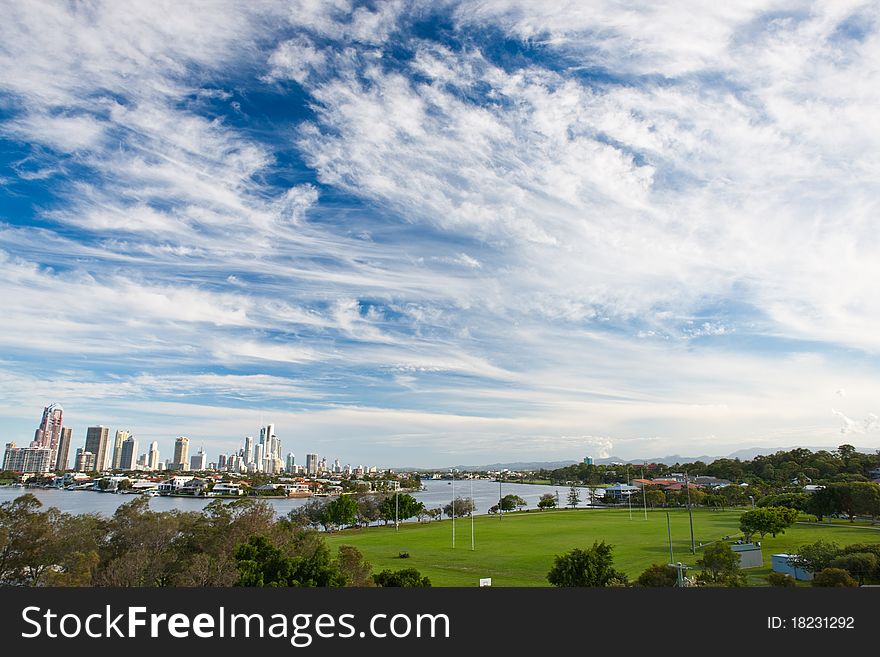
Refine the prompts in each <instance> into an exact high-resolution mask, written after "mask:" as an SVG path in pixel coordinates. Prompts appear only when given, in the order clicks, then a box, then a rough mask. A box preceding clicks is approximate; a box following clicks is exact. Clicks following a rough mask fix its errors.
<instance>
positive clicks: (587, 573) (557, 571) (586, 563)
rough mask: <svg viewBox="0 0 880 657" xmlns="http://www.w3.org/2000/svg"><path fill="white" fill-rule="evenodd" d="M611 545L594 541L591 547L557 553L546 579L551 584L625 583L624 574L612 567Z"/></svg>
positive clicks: (606, 584)
mask: <svg viewBox="0 0 880 657" xmlns="http://www.w3.org/2000/svg"><path fill="white" fill-rule="evenodd" d="M612 549H613V548H612V546H611V545H608V544H607V543H605V541H602V542H601V543H599V542H594V543H593V547H591V548H589V549H587V550H582V549H580V548H575V549H574V550H572V551H570V552H566V553H565V554H563V555H557V556H556V557H555V559H554V562H553V567H552V568H551V569H550V572H549V573H547V580H548V581H549V582H550V583H551V584H552V585H553V586H567V587H571V586H612V585H614V584H615V583H621V582H623V583H625V582H626V579H627V578H626V575H625V574H624V573H622V572H620V571H617V570H615V569H614V567H613V565H614V560H613V558H612V556H611V551H612Z"/></svg>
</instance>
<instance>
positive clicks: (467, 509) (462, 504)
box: [443, 497, 477, 518]
mask: <svg viewBox="0 0 880 657" xmlns="http://www.w3.org/2000/svg"><path fill="white" fill-rule="evenodd" d="M453 509H454V510H455V517H456V518H461V517H463V516H468V515H470V514H471V513H473V512H474V511H476V510H477V507H476V505H475V504H474V501H473V500H472V499H471V498H469V497H456V498H455V499H454V500H453V501H452V502H450V503H449V504H447V505H446V506H445V507H443V513H445V514H446V515H447V516H449V517H450V518H451V517H452V515H453Z"/></svg>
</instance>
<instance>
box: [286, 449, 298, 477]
mask: <svg viewBox="0 0 880 657" xmlns="http://www.w3.org/2000/svg"><path fill="white" fill-rule="evenodd" d="M285 470H287V471H288V472H296V454H294V453H293V452H290V453H289V454H288V455H287V467H286V468H285Z"/></svg>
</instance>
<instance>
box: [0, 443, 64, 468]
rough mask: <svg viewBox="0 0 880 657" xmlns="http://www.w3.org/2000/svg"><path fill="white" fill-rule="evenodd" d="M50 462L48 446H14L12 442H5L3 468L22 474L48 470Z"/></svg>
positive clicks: (50, 451)
mask: <svg viewBox="0 0 880 657" xmlns="http://www.w3.org/2000/svg"><path fill="white" fill-rule="evenodd" d="M51 463H52V450H51V449H50V448H49V447H16V446H15V443H14V442H11V443H6V452H5V453H4V454H3V469H4V470H8V471H10V472H20V473H22V474H38V473H42V472H49V468H50V464H51Z"/></svg>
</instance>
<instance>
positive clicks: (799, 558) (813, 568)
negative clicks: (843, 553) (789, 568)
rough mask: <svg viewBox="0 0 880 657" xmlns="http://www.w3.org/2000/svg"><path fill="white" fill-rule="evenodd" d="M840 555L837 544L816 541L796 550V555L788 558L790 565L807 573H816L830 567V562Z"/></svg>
mask: <svg viewBox="0 0 880 657" xmlns="http://www.w3.org/2000/svg"><path fill="white" fill-rule="evenodd" d="M839 554H840V547H839V546H838V545H837V543H829V542H828V541H822V540H819V541H816V542H815V543H807V544H805V545H801V546H800V547H799V548H798V553H797V554H796V555H794V556H792V557H790V558H789V561H790V562H791V563H792V565H794V566H796V567H798V568H801V569H803V570H806V571H809V572H811V573H818V572H819V571H820V570H824V569H825V568H828V567H829V566H830V565H831V562H832V561H833V560H834V559H835V557H837V556H838V555H839Z"/></svg>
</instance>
